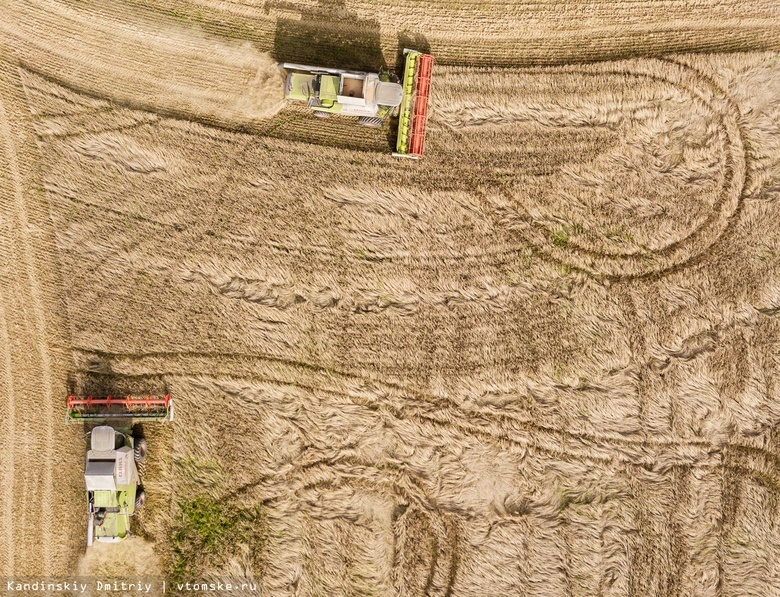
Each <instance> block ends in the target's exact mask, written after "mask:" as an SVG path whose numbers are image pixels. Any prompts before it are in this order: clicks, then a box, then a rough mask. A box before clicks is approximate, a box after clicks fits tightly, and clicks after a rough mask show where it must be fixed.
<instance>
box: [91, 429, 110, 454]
mask: <svg viewBox="0 0 780 597" xmlns="http://www.w3.org/2000/svg"><path fill="white" fill-rule="evenodd" d="M115 441H116V431H114V428H113V427H109V426H108V425H101V426H100V427H95V428H94V429H93V430H92V433H91V442H92V443H91V446H92V449H93V450H95V451H96V452H108V451H110V450H113V449H114V447H115V446H116V444H115V443H114V442H115Z"/></svg>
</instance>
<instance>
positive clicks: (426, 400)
mask: <svg viewBox="0 0 780 597" xmlns="http://www.w3.org/2000/svg"><path fill="white" fill-rule="evenodd" d="M76 350H77V351H78V352H80V353H81V356H82V358H85V357H86V358H87V359H89V358H90V355H92V356H93V357H98V358H99V359H100V365H95V366H94V367H92V368H91V369H87V370H83V369H82V371H84V372H91V371H97V370H104V369H105V370H110V371H112V372H113V374H119V375H131V376H134V375H140V376H143V375H164V376H171V377H172V376H177V377H183V378H187V379H191V378H193V377H204V376H205V377H214V379H215V380H217V381H218V380H219V378H218V376H217V374H216V373H205V374H204V372H203V370H202V368H203V361H204V360H205V361H208V362H211V361H213V365H214V366H215V367H219V366H220V365H219V364H221V366H222V367H223V370H224V365H225V359H231V358H232V359H240V360H242V361H254V362H260V363H263V362H268V363H272V364H278V365H285V366H290V367H293V368H298V369H302V370H304V371H306V372H308V373H315V374H317V373H319V374H325V375H327V376H329V377H336V378H342V379H352V380H354V381H357V382H359V383H361V384H370V386H372V387H370V388H361V389H353V390H351V391H348V390H344V389H338V388H335V387H334V386H333V385H326V384H323V383H322V382H319V383H317V382H316V381H314V382H312V383H310V384H304V383H300V382H295V383H292V382H285V381H283V380H280V379H278V378H276V377H269V376H263V375H256V374H250V375H245V376H242V375H238V376H236V375H231V374H229V373H225V374H224V375H225V377H231V378H236V379H241V378H242V377H246V378H247V379H250V380H253V381H266V382H268V383H272V384H278V385H282V386H292V387H293V388H299V389H304V390H308V391H312V392H315V391H316V392H326V393H330V394H333V395H335V396H337V397H338V398H341V399H343V398H347V399H349V400H350V401H352V402H353V403H355V404H358V405H361V406H367V407H368V408H371V409H376V408H377V407H380V408H383V409H386V410H387V411H388V412H389V413H390V414H391V415H392V416H393V417H396V418H398V419H399V420H403V419H414V420H418V421H421V422H424V423H427V424H432V425H434V426H435V427H441V428H442V429H445V430H452V429H453V428H454V429H457V430H459V431H461V432H462V433H464V434H466V435H469V436H472V437H479V438H482V439H483V440H486V441H489V442H495V441H496V440H499V441H506V442H509V443H511V444H513V445H515V446H517V447H519V448H520V449H524V450H525V449H528V448H529V447H530V448H532V449H534V450H536V451H538V452H540V453H543V454H546V455H548V456H550V457H552V458H561V457H563V456H568V457H571V458H576V459H578V460H585V461H587V460H591V461H599V462H603V463H614V462H620V463H623V464H626V465H630V466H640V467H651V468H653V469H654V470H666V469H672V468H679V467H683V468H685V467H689V466H697V467H704V468H707V467H714V468H720V467H723V468H727V469H734V470H737V471H743V472H747V471H752V472H751V473H750V474H752V475H753V476H754V477H756V478H759V479H760V478H762V476H763V477H766V478H767V479H768V482H769V484H770V486H772V487H775V488H776V489H778V490H780V457H779V456H778V455H776V454H774V453H772V452H770V451H767V450H763V449H759V448H752V447H749V446H743V445H740V444H724V445H716V444H713V443H711V442H710V441H708V440H706V439H703V440H684V439H669V440H644V439H643V440H632V439H629V438H618V437H614V436H592V435H589V434H584V433H578V432H573V431H568V430H566V429H559V428H554V427H548V426H545V425H539V424H537V423H534V422H533V421H531V420H528V419H524V418H517V417H514V416H512V415H506V414H504V413H492V412H489V411H488V410H485V409H470V410H463V409H462V408H460V407H459V405H457V404H456V403H455V402H454V401H453V400H452V399H450V398H446V397H439V396H432V395H430V394H427V393H425V392H424V391H422V390H419V389H416V388H406V387H404V386H400V385H396V384H391V383H387V382H381V381H378V380H376V379H371V378H366V377H362V376H359V375H356V374H351V373H345V372H341V371H334V370H333V369H330V368H327V369H326V368H322V367H318V366H317V365H312V364H309V363H303V362H294V361H288V360H285V359H281V358H278V357H273V356H270V355H240V354H220V355H217V354H202V353H186V354H184V353H178V352H168V353H153V354H144V355H138V354H121V353H106V352H102V351H94V350H88V349H78V348H77V349H76ZM156 358H160V359H162V360H163V363H164V364H165V365H167V367H166V368H165V369H163V370H161V366H160V365H159V364H155V363H154V362H153V361H154V359H156ZM176 358H184V359H185V365H184V366H183V367H176V366H175V365H173V366H171V363H170V360H169V359H176ZM187 359H194V360H197V361H200V364H195V363H193V365H191V366H187V365H186V360H187ZM150 361H152V362H150ZM120 362H122V363H123V364H124V366H121V365H120V366H116V364H118V363H120ZM128 362H129V363H131V364H132V365H135V366H137V367H138V370H139V373H137V374H136V373H129V372H127V373H125V372H123V369H124V370H126V368H127V363H128ZM112 363H114V365H113V366H112ZM215 370H216V369H215ZM372 389H374V390H375V391H371V390H372ZM398 392H401V393H402V396H400V397H398V400H392V398H391V397H390V396H387V394H388V393H398ZM399 400H400V401H401V402H402V403H403V406H399V405H398V402H399ZM727 453H729V454H732V453H733V454H745V455H746V456H747V455H752V456H754V457H758V458H760V459H761V461H762V462H759V463H753V462H751V463H750V465H749V466H748V465H744V466H740V467H737V466H735V465H733V464H732V463H731V462H730V459H727V458H725V455H726V454H727Z"/></svg>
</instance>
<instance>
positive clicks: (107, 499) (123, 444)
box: [67, 394, 173, 546]
mask: <svg viewBox="0 0 780 597" xmlns="http://www.w3.org/2000/svg"><path fill="white" fill-rule="evenodd" d="M133 419H140V420H145V421H150V420H151V421H154V420H158V421H172V420H173V401H172V400H171V396H170V394H168V395H166V396H165V397H163V398H152V397H151V396H149V397H146V398H133V397H131V396H128V397H126V398H112V397H111V396H108V397H106V398H92V397H91V396H88V397H86V398H78V397H76V396H68V415H67V420H68V422H69V423H73V422H84V423H89V422H98V421H99V422H104V423H105V424H100V425H97V426H96V427H94V428H92V430H91V431H89V432H88V436H89V440H90V449H89V450H88V451H87V459H86V465H85V468H84V480H85V482H86V486H87V516H88V518H87V546H91V545H92V543H93V541H105V542H116V541H121V540H122V539H125V538H126V537H128V536H129V535H130V517H131V516H133V515H134V514H135V512H136V510H138V509H139V508H141V507H142V506H143V505H144V501H145V499H146V496H145V494H144V490H143V489H141V487H140V478H139V475H138V466H137V465H138V464H139V463H141V462H143V461H144V459H145V458H146V451H147V447H146V440H145V439H143V438H141V437H135V436H133V431H132V428H131V426H132V421H133Z"/></svg>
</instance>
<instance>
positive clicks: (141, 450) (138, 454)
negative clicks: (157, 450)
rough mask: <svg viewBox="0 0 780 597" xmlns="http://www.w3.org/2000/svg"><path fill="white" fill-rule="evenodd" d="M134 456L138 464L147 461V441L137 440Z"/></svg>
mask: <svg viewBox="0 0 780 597" xmlns="http://www.w3.org/2000/svg"><path fill="white" fill-rule="evenodd" d="M133 456H135V461H136V462H143V461H144V460H146V440H145V439H143V438H140V439H137V440H135V447H134V448H133Z"/></svg>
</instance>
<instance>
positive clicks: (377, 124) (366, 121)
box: [358, 116, 382, 129]
mask: <svg viewBox="0 0 780 597" xmlns="http://www.w3.org/2000/svg"><path fill="white" fill-rule="evenodd" d="M358 122H359V123H360V124H362V125H363V126H367V127H368V128H370V129H381V128H382V119H381V118H376V117H374V116H361V117H360V118H358Z"/></svg>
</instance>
